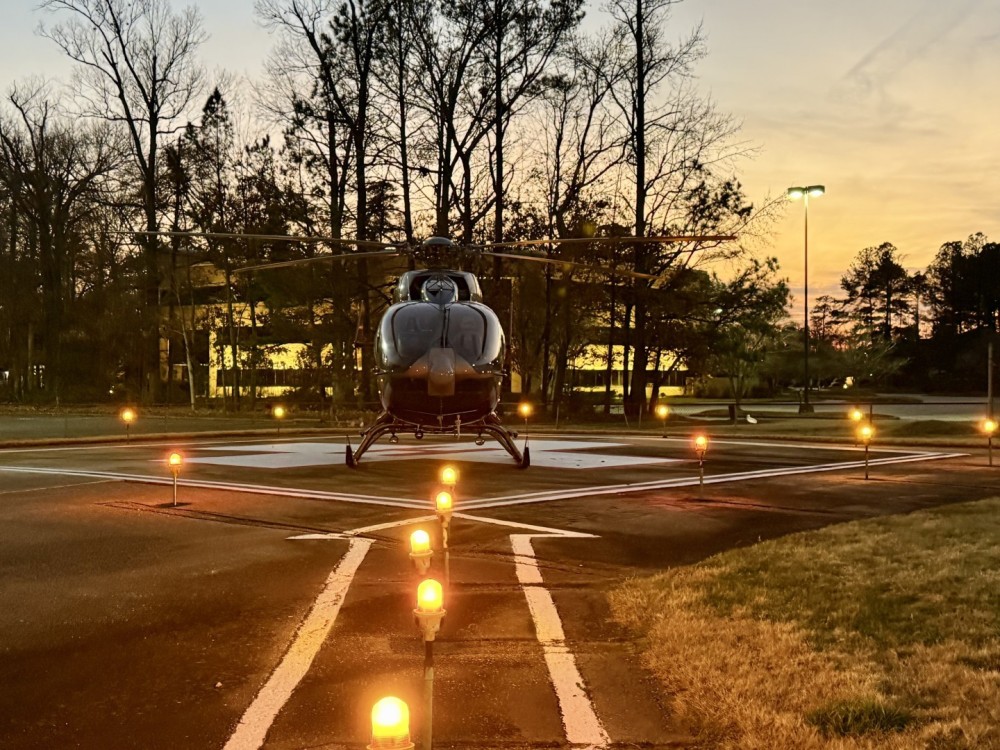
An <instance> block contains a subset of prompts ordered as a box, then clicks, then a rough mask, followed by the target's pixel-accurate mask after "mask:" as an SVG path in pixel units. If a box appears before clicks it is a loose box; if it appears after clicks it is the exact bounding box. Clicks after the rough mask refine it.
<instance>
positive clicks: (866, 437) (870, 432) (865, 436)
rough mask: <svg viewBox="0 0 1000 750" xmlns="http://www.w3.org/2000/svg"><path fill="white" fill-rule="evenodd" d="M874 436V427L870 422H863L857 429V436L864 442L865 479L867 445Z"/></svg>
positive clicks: (866, 476)
mask: <svg viewBox="0 0 1000 750" xmlns="http://www.w3.org/2000/svg"><path fill="white" fill-rule="evenodd" d="M873 437H875V428H874V427H872V426H871V425H870V424H863V425H861V428H860V429H859V430H858V438H859V439H860V440H861V442H862V443H864V444H865V479H868V447H869V446H870V445H871V442H872V438H873Z"/></svg>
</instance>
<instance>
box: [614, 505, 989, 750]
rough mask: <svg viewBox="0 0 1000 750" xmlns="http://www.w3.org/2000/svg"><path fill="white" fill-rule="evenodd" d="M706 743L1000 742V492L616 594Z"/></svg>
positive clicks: (732, 558) (796, 540)
mask: <svg viewBox="0 0 1000 750" xmlns="http://www.w3.org/2000/svg"><path fill="white" fill-rule="evenodd" d="M611 600H612V607H613V611H614V613H615V616H616V617H617V618H618V619H619V620H620V621H621V622H623V623H625V624H626V625H628V626H630V627H632V628H634V629H635V630H636V631H638V632H639V633H641V634H642V635H643V636H644V637H645V648H646V652H645V653H646V661H647V664H648V665H649V667H650V668H651V669H652V670H653V672H654V673H655V674H656V675H657V676H658V677H659V679H660V680H661V682H662V684H663V687H664V690H665V692H666V694H667V696H668V698H669V700H670V702H671V704H672V706H673V708H674V710H675V711H676V713H677V715H678V717H679V718H680V719H681V720H682V721H683V722H684V723H685V724H686V725H687V727H688V728H689V729H690V730H691V731H692V733H693V734H694V735H695V736H696V737H697V739H698V742H699V744H700V745H701V746H703V747H706V748H750V749H752V748H761V749H763V748H768V749H770V750H782V749H784V748H789V749H790V748H817V749H818V748H823V749H829V750H833V749H836V750H841V749H844V750H846V749H847V748H890V749H894V748H898V749H900V750H902V749H904V748H931V749H933V750H946V749H948V750H951V749H956V750H959V749H962V748H968V749H969V750H971V749H972V748H1000V500H986V501H981V502H976V503H968V504H964V505H959V506H952V507H949V508H943V509H937V510H933V511H925V512H920V513H914V514H911V515H908V516H897V517H891V518H883V519H876V520H870V521H862V522H855V523H850V524H843V525H840V526H835V527H830V528H828V529H824V530H821V531H818V532H810V533H805V534H797V535H793V536H789V537H786V538H784V539H779V540H775V541H772V542H766V543H763V544H759V545H756V546H754V547H750V548H747V549H743V550H735V551H732V552H728V553H724V554H722V555H718V556H716V557H714V558H711V559H710V560H707V561H705V562H704V563H702V564H699V565H696V566H693V567H690V568H681V569H677V570H674V571H670V572H669V573H666V574H662V575H659V576H656V577H653V578H649V579H644V580H634V581H630V582H628V583H626V584H625V585H624V586H622V587H621V588H619V589H618V590H616V591H614V592H613V593H612V596H611Z"/></svg>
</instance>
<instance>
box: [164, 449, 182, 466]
mask: <svg viewBox="0 0 1000 750" xmlns="http://www.w3.org/2000/svg"><path fill="white" fill-rule="evenodd" d="M182 463H184V456H182V455H181V454H180V453H177V452H174V453H171V454H170V455H169V456H167V466H169V467H170V468H171V469H179V468H180V467H181V464H182Z"/></svg>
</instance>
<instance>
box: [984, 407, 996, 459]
mask: <svg viewBox="0 0 1000 750" xmlns="http://www.w3.org/2000/svg"><path fill="white" fill-rule="evenodd" d="M981 426H982V429H983V432H984V433H986V450H987V452H988V454H989V457H990V466H992V465H993V433H995V432H996V431H997V421H996V420H995V419H990V418H989V417H987V418H986V419H984V420H983V423H982V425H981Z"/></svg>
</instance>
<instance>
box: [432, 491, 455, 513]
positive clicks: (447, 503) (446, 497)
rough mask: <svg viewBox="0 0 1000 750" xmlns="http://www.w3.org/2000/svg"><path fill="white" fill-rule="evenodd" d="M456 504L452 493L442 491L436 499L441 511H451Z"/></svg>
mask: <svg viewBox="0 0 1000 750" xmlns="http://www.w3.org/2000/svg"><path fill="white" fill-rule="evenodd" d="M453 503H454V499H453V498H452V496H451V493H450V492H445V491H443V490H442V491H441V492H439V493H437V497H435V498H434V504H435V505H436V506H437V509H438V510H439V511H446V510H451V506H452V504H453Z"/></svg>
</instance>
